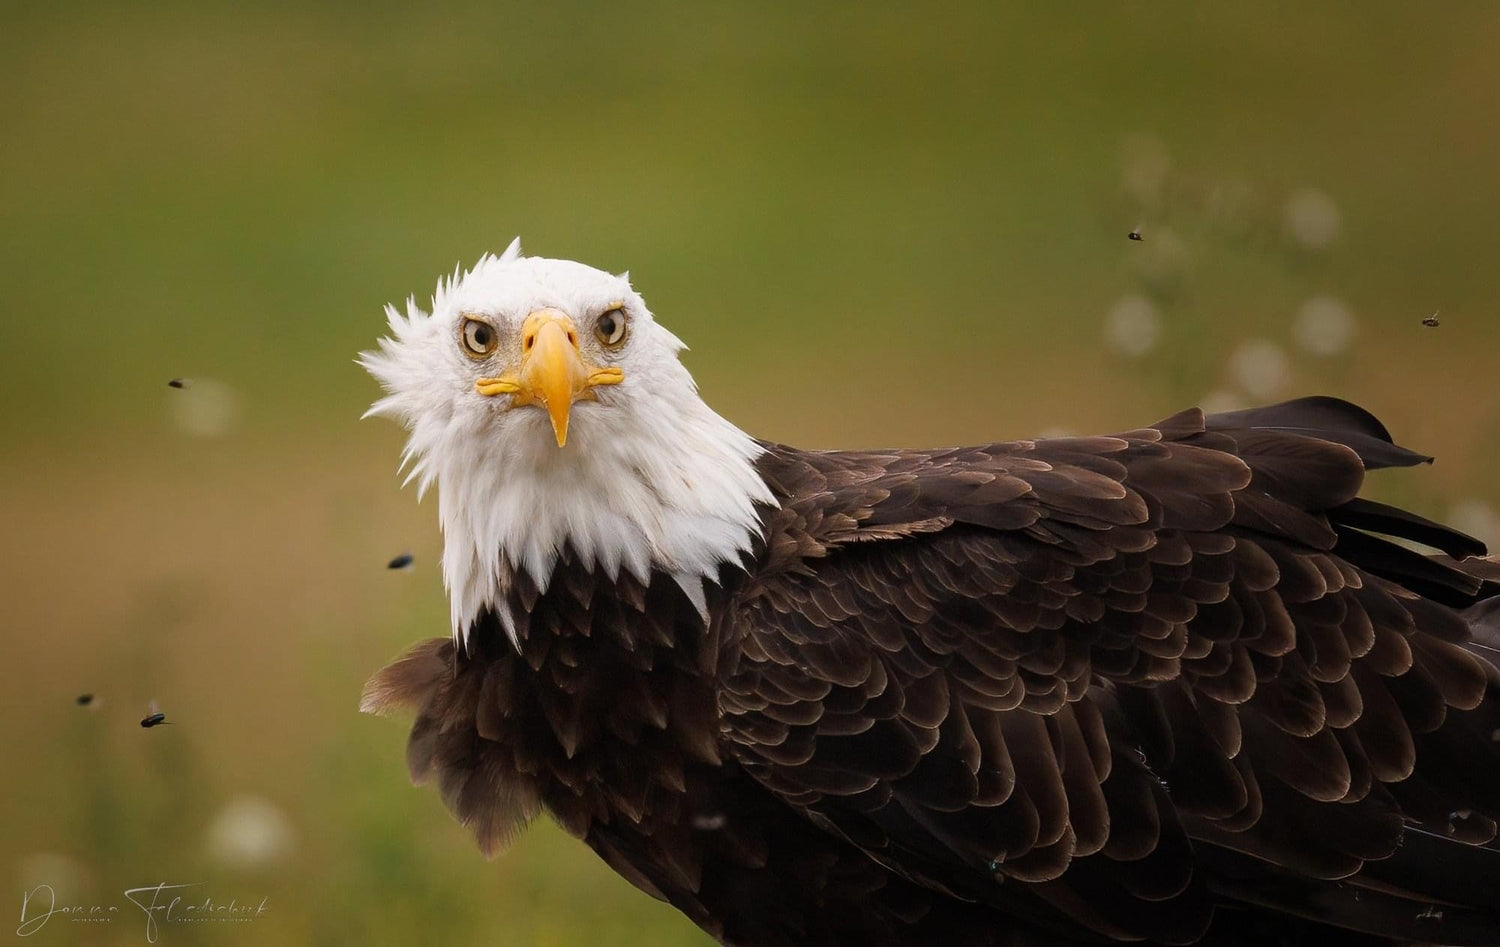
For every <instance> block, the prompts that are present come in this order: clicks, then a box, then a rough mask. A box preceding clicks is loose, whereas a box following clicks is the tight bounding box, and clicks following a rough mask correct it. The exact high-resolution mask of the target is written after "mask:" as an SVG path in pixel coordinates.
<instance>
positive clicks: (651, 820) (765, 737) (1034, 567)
mask: <svg viewBox="0 0 1500 947" xmlns="http://www.w3.org/2000/svg"><path fill="white" fill-rule="evenodd" d="M1422 460H1425V458H1422V457H1420V456H1419V455H1416V454H1413V453H1411V452H1409V451H1405V450H1404V449H1402V448H1399V447H1396V446H1395V445H1393V444H1392V443H1391V441H1390V438H1389V436H1388V435H1387V434H1386V432H1385V430H1384V428H1383V427H1381V426H1380V424H1379V422H1377V421H1376V420H1375V419H1374V418H1373V417H1371V416H1370V415H1368V414H1367V413H1365V412H1364V411H1362V410H1361V409H1358V408H1356V407H1354V406H1352V405H1348V404H1346V403H1344V402H1339V401H1335V400H1333V399H1303V400H1302V401H1300V402H1290V403H1288V404H1286V405H1278V406H1274V407H1271V408H1265V409H1260V410H1259V411H1249V412H1236V413H1233V414H1229V415H1218V416H1211V417H1209V418H1207V419H1205V418H1204V417H1203V415H1202V414H1201V413H1199V412H1197V411H1190V412H1184V413H1183V414H1180V415H1177V416H1175V417H1173V418H1169V419H1167V420H1166V421H1164V422H1162V423H1160V424H1158V425H1156V426H1154V427H1151V428H1145V429H1142V430H1138V431H1132V432H1128V433H1126V434H1122V435H1118V436H1115V437H1087V438H1064V439H1052V440H1045V441H1036V442H1032V441H1019V442H1013V443H1008V444H996V445H990V446H986V447H977V448H965V449H958V450H949V451H892V452H880V453H869V452H816V453H815V452H803V451H797V450H792V449H788V448H781V447H776V446H773V445H767V451H766V453H765V455H764V456H763V457H762V459H761V461H760V470H761V473H762V475H763V477H764V478H765V480H766V482H767V484H768V485H769V486H770V487H771V488H772V490H773V492H774V493H775V494H776V496H777V499H778V501H779V505H778V506H776V507H774V508H768V509H767V510H766V512H765V517H764V536H763V541H762V542H761V543H760V545H759V547H758V550H757V555H756V556H755V557H754V561H750V562H746V563H743V564H740V565H739V566H733V567H726V568H725V569H724V572H723V575H722V576H721V578H722V582H721V585H720V587H719V588H717V589H714V590H712V591H711V594H710V600H709V605H710V614H711V616H712V618H711V621H710V624H709V627H708V628H707V629H705V628H704V627H703V623H702V621H701V620H700V618H699V617H698V614H697V612H696V610H695V609H694V607H693V606H692V605H691V603H689V602H688V600H687V599H686V598H685V597H684V596H683V595H682V594H681V593H680V592H679V591H678V590H677V588H676V586H675V585H674V584H673V583H672V582H670V581H667V580H665V579H664V578H662V577H659V579H660V580H659V581H654V582H652V583H651V584H650V585H649V586H645V587H643V586H641V585H640V584H638V583H635V582H634V581H633V580H630V579H623V580H621V581H620V582H609V581H607V580H605V579H603V578H602V577H597V576H594V575H591V574H589V573H587V572H585V571H584V570H582V569H580V568H578V567H576V566H573V565H570V564H569V563H567V562H566V561H565V562H564V563H563V564H562V565H561V566H559V570H558V573H557V575H556V576H555V577H554V580H553V581H552V583H551V585H550V587H549V588H548V590H547V591H546V592H545V593H544V594H538V592H537V591H536V589H535V588H533V587H531V586H530V585H529V584H528V583H527V582H526V581H525V580H524V577H518V578H517V579H516V581H514V582H512V583H511V585H510V589H511V591H510V596H511V605H512V607H513V613H514V614H516V615H520V616H523V617H524V621H523V622H522V627H521V629H520V632H521V636H522V639H521V640H522V650H521V653H519V654H518V653H517V652H516V650H515V649H514V648H513V647H512V646H511V644H510V643H509V642H508V641H507V640H506V638H505V636H504V635H503V634H502V633H501V631H500V629H499V626H498V623H497V622H496V621H495V620H494V619H493V618H492V617H489V616H487V617H485V618H484V619H481V621H480V622H479V623H478V624H477V625H476V627H475V628H473V629H472V630H471V633H470V643H471V645H470V652H469V653H468V654H466V655H459V654H457V653H456V652H455V650H454V646H453V644H452V643H451V642H449V641H447V640H437V641H432V642H426V643H424V644H421V645H418V646H417V648H415V649H414V650H413V651H412V652H411V653H409V655H408V656H406V657H405V658H403V659H401V660H399V661H398V662H396V663H395V664H393V665H391V666H390V667H388V668H387V669H386V670H385V671H383V672H381V673H380V674H379V675H377V676H376V678H375V679H374V680H372V682H371V685H370V687H369V688H368V690H367V694H366V703H365V707H366V709H369V710H383V709H385V708H387V707H390V706H395V705H402V704H405V705H410V706H411V707H413V708H414V709H416V711H417V722H416V725H415V727H414V729H413V733H412V737H411V743H410V749H409V753H408V759H409V763H410V766H411V770H412V775H413V778H414V779H416V780H418V781H424V780H426V779H431V778H435V779H436V780H437V781H438V783H439V785H440V787H441V790H442V793H443V796H444V799H445V800H446V802H447V803H448V805H449V806H450V808H451V809H452V810H453V811H454V813H455V815H456V816H457V817H458V818H459V819H460V820H461V821H463V822H464V823H465V824H466V825H468V826H470V827H471V828H472V829H473V830H474V832H475V835H476V837H477V838H478V840H479V842H480V845H481V847H482V848H483V849H484V850H485V851H486V852H487V853H494V852H496V851H498V850H499V849H500V848H501V847H503V845H504V844H505V843H506V842H507V841H508V840H509V839H510V838H511V837H512V836H513V835H514V834H515V833H516V832H517V831H518V830H519V829H521V828H522V827H524V825H525V824H526V822H527V821H528V820H529V819H531V818H532V817H533V816H534V815H536V814H537V813H538V812H539V811H542V810H545V811H547V812H548V813H550V814H551V815H552V816H553V817H554V818H556V819H557V820H558V821H559V822H560V823H561V824H562V825H563V826H564V827H565V828H566V829H568V830H569V831H570V832H572V833H574V834H575V835H577V836H579V837H580V838H582V839H584V840H585V841H586V842H587V843H588V844H589V845H590V846H591V847H593V848H594V850H595V851H596V852H598V853H599V854H600V855H601V856H602V857H603V858H604V859H605V860H606V861H607V862H608V863H609V864H610V865H612V866H613V867H614V868H615V869H616V870H617V871H619V872H620V873H621V874H622V875H623V876H625V877H626V878H628V879H629V880H630V881H631V882H633V883H634V884H636V885H637V886H638V887H640V888H641V889H642V890H644V891H646V892H648V893H650V894H652V895H654V896H656V897H659V898H663V899H665V900H667V901H669V902H670V903H672V904H673V905H675V906H676V907H678V908H679V909H680V910H682V911H683V912H684V913H685V914H687V915H688V916H689V917H690V918H692V919H693V920H694V921H695V922H697V923H698V924H699V925H701V926H702V927H703V928H704V929H705V930H707V931H708V932H709V933H711V934H713V935H714V936H716V937H718V938H720V939H722V940H724V941H726V942H728V943H734V944H743V945H774V944H798V943H810V944H822V943H828V944H836V943H850V944H853V943H860V944H892V945H895V944H929V943H941V942H950V941H951V942H958V941H959V939H960V938H962V942H963V943H966V944H1013V945H1030V944H1036V945H1040V944H1070V943H1078V944H1084V943H1104V942H1110V941H1117V940H1128V941H1142V940H1145V941H1149V942H1155V943H1164V944H1186V943H1204V944H1240V943H1258V944H1264V943H1289V944H1291V943H1305V942H1309V941H1310V940H1312V939H1313V938H1321V939H1322V940H1323V941H1325V942H1328V943H1335V944H1336V943H1350V944H1354V943H1406V942H1433V943H1448V944H1500V896H1497V895H1496V891H1500V850H1497V849H1496V847H1495V846H1494V838H1495V832H1496V819H1497V818H1500V742H1497V740H1496V737H1497V736H1500V674H1497V672H1496V670H1495V668H1494V666H1493V664H1491V663H1490V661H1487V660H1485V659H1484V658H1483V657H1480V655H1486V654H1488V655H1489V656H1490V657H1491V658H1493V657H1494V656H1495V653H1494V651H1493V650H1492V649H1494V648H1496V647H1500V613H1497V608H1496V603H1497V602H1500V596H1497V594H1496V593H1500V585H1497V584H1496V579H1497V576H1496V574H1495V573H1496V572H1497V571H1500V570H1496V567H1495V566H1494V565H1493V563H1490V562H1487V561H1484V560H1470V561H1463V560H1464V559H1465V557H1470V556H1475V555H1480V554H1482V553H1483V547H1482V546H1481V545H1480V544H1478V543H1477V542H1475V541H1473V540H1471V539H1469V538H1468V537H1465V536H1462V535H1460V534H1458V533H1455V532H1453V531H1451V530H1448V529H1446V528H1444V527H1441V526H1439V525H1437V524H1435V523H1431V522H1429V521H1426V520H1423V519H1421V518H1420V517H1416V516H1414V515H1412V514H1409V513H1406V512H1404V511H1401V510H1396V509H1393V508H1391V507H1387V506H1383V505H1381V504H1377V503H1373V502H1370V501H1365V500H1361V499H1358V498H1357V496H1356V494H1357V493H1358V491H1359V489H1360V486H1361V484H1362V482H1363V479H1364V475H1365V471H1366V470H1367V469H1369V468H1376V467H1383V466H1392V465H1408V464H1413V463H1417V462H1420V461H1422ZM1378 534H1385V535H1391V536H1396V537H1402V538H1406V539H1411V540H1416V541H1420V542H1422V543H1426V544H1428V545H1430V546H1432V547H1434V548H1436V549H1440V550H1442V551H1443V552H1444V553H1446V554H1447V555H1446V556H1423V555H1419V554H1417V553H1414V552H1411V551H1410V550H1408V549H1407V548H1405V547H1403V546H1400V545H1396V544H1393V543H1391V542H1388V541H1387V540H1385V539H1383V538H1381V537H1380V535H1378ZM1476 634H1477V635H1478V636H1479V640H1474V638H1473V636H1474V635H1476Z"/></svg>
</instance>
